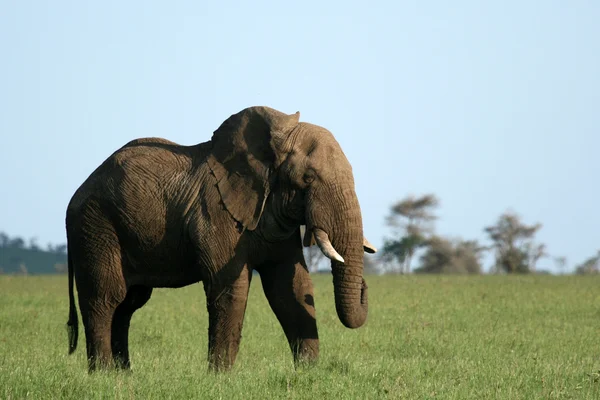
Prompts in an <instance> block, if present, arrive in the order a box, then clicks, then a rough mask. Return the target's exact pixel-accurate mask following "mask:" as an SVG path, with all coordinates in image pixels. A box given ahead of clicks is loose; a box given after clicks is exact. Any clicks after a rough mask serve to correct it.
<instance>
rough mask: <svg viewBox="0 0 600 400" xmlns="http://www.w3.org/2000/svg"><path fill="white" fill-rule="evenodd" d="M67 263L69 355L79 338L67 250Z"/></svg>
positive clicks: (68, 252)
mask: <svg viewBox="0 0 600 400" xmlns="http://www.w3.org/2000/svg"><path fill="white" fill-rule="evenodd" d="M67 263H68V270H69V320H68V321H67V331H68V332H69V354H72V353H73V352H74V351H75V350H76V349H77V338H78V337H79V321H78V320H77V307H76V306H75V295H74V294H73V262H72V261H71V252H70V251H69V250H68V249H67Z"/></svg>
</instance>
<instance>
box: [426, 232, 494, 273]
mask: <svg viewBox="0 0 600 400" xmlns="http://www.w3.org/2000/svg"><path fill="white" fill-rule="evenodd" d="M484 250H485V247H482V246H480V245H479V244H478V243H477V241H474V240H470V241H464V240H453V241H452V240H448V239H445V238H442V237H439V236H432V237H431V238H430V239H429V240H428V241H427V247H426V250H425V253H423V255H422V256H421V258H420V266H419V268H417V269H415V273H431V274H479V273H481V262H480V258H481V254H482V252H483V251H484Z"/></svg>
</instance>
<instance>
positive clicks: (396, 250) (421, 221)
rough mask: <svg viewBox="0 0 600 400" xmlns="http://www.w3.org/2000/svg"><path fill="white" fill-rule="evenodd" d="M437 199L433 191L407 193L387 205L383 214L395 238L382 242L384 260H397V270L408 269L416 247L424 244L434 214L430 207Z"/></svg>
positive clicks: (431, 226) (431, 227) (402, 271)
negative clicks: (418, 194)
mask: <svg viewBox="0 0 600 400" xmlns="http://www.w3.org/2000/svg"><path fill="white" fill-rule="evenodd" d="M438 205H439V200H438V199H437V197H436V196H435V195H433V194H426V195H423V196H421V197H415V196H407V197H406V198H404V199H403V200H400V201H399V202H397V203H396V204H394V205H393V206H392V207H391V212H390V215H389V216H388V218H387V224H388V226H390V227H392V229H393V230H394V234H395V236H396V239H386V240H385V242H384V245H383V250H382V258H383V259H384V261H387V262H393V261H397V263H398V266H399V270H398V272H400V273H402V274H406V273H408V272H410V268H411V261H412V259H413V256H414V255H415V252H416V251H417V249H419V247H422V246H423V245H425V244H426V242H427V238H428V236H429V235H430V234H431V232H433V221H435V219H436V218H437V217H436V216H435V215H434V214H433V209H435V208H436V207H437V206H438Z"/></svg>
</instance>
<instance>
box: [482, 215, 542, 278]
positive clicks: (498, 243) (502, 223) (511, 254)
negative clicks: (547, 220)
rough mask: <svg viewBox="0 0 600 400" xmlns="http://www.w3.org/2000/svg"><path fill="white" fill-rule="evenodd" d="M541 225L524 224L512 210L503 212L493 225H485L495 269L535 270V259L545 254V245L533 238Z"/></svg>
mask: <svg viewBox="0 0 600 400" xmlns="http://www.w3.org/2000/svg"><path fill="white" fill-rule="evenodd" d="M541 227H542V225H541V224H534V225H525V224H524V223H523V222H521V220H520V218H519V216H518V215H517V214H515V213H513V212H505V213H504V214H502V215H501V216H500V217H499V218H498V221H497V222H496V224H495V225H492V226H488V227H486V228H485V229H484V230H485V232H486V233H487V234H488V236H489V238H490V240H491V241H492V248H494V250H495V252H496V270H502V271H504V272H506V273H509V274H510V273H529V272H531V271H535V266H536V263H537V261H538V260H539V259H540V258H542V257H544V256H545V255H546V252H545V249H546V247H545V245H543V244H537V243H535V242H534V240H533V238H534V237H535V234H536V233H537V231H538V230H539V229H540V228H541Z"/></svg>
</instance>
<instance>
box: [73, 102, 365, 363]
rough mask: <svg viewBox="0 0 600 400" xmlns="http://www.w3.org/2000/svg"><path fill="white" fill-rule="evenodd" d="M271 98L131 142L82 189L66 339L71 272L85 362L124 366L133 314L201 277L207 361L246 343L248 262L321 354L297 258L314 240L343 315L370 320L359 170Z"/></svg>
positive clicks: (299, 335)
mask: <svg viewBox="0 0 600 400" xmlns="http://www.w3.org/2000/svg"><path fill="white" fill-rule="evenodd" d="M299 116H300V114H299V113H295V114H292V115H286V114H283V113H281V112H279V111H276V110H274V109H271V108H268V107H250V108H247V109H244V110H242V111H241V112H239V113H237V114H234V115H232V116H231V117H230V118H228V119H227V120H226V121H225V122H223V124H222V125H221V126H220V127H219V129H217V130H216V131H215V132H214V135H213V137H212V139H211V141H209V142H205V143H201V144H198V145H195V146H180V145H177V144H175V143H172V142H170V141H167V140H164V139H158V138H146V139H138V140H134V141H132V142H129V143H128V144H126V145H125V146H123V147H122V148H121V149H119V150H117V151H116V152H115V153H114V154H112V155H111V156H110V157H109V158H108V159H107V160H106V161H105V162H104V163H103V164H102V165H100V166H99V167H98V168H97V169H96V170H95V171H94V172H93V173H92V174H91V175H90V177H89V178H88V179H87V180H86V181H85V182H84V183H83V184H82V185H81V187H80V188H79V189H78V190H77V191H76V192H75V194H74V196H73V198H72V199H71V201H70V203H69V206H68V209H67V217H66V226H67V239H68V256H69V297H70V310H69V321H68V328H69V342H70V352H71V353H72V352H73V351H74V350H75V348H76V345H77V336H78V332H77V326H78V325H77V310H76V308H75V300H74V294H73V283H74V282H73V280H75V282H76V284H77V289H78V290H77V291H78V298H79V307H80V310H81V316H82V319H83V325H84V327H85V337H86V346H87V357H88V361H89V369H90V371H92V370H95V369H97V368H106V367H114V366H116V367H121V368H129V366H130V361H129V350H128V331H129V323H130V320H131V316H132V314H133V312H134V311H135V310H137V309H139V308H140V307H142V306H143V305H144V304H145V303H146V302H147V301H148V299H150V296H151V294H152V289H153V288H156V287H170V288H177V287H182V286H186V285H189V284H192V283H195V282H199V281H202V282H203V283H204V290H205V293H206V298H207V308H208V314H209V332H208V334H209V349H208V353H209V357H208V359H209V366H210V368H212V369H214V370H223V369H228V368H230V367H231V366H232V365H233V363H234V361H235V357H236V354H237V351H238V347H239V342H240V338H241V330H242V322H243V318H244V312H245V309H246V301H247V297H248V289H249V286H250V281H251V278H252V270H257V271H258V272H259V273H260V275H261V281H262V285H263V289H264V292H265V295H266V297H267V299H268V301H269V304H270V305H271V308H272V309H273V312H274V313H275V315H276V316H277V318H278V320H279V321H280V323H281V325H282V327H283V330H284V331H285V334H286V336H287V339H288V342H289V344H290V347H291V350H292V353H293V356H294V360H295V361H296V362H298V361H314V360H316V359H317V356H318V352H319V340H318V334H317V323H316V319H315V305H314V298H313V285H312V282H311V279H310V277H309V274H308V270H307V268H306V263H305V261H304V256H303V254H302V238H301V237H300V229H299V228H300V225H306V227H307V234H306V235H305V238H304V243H305V245H311V244H312V243H316V244H317V245H318V246H319V247H320V248H321V250H322V251H323V253H324V254H325V255H326V256H328V257H329V258H330V259H331V260H332V262H331V266H332V270H333V286H334V291H335V302H336V309H337V313H338V316H339V318H340V321H341V322H342V323H343V324H344V325H345V326H347V327H349V328H358V327H360V326H361V325H363V324H364V323H365V320H366V318H367V285H366V284H365V281H364V279H363V250H364V251H369V252H374V251H375V249H374V248H373V247H372V246H371V245H370V244H369V243H368V242H367V241H365V239H364V238H363V228H362V220H361V211H360V207H359V203H358V199H357V196H356V193H355V190H354V181H353V176H352V168H351V166H350V163H349V162H348V160H347V159H346V157H345V155H344V153H343V152H342V149H341V148H340V146H339V144H338V143H337V141H336V140H335V139H334V137H333V135H332V134H331V133H330V132H329V131H327V130H326V129H324V128H321V127H319V126H315V125H312V124H308V123H303V122H300V123H299V122H298V121H299Z"/></svg>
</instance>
